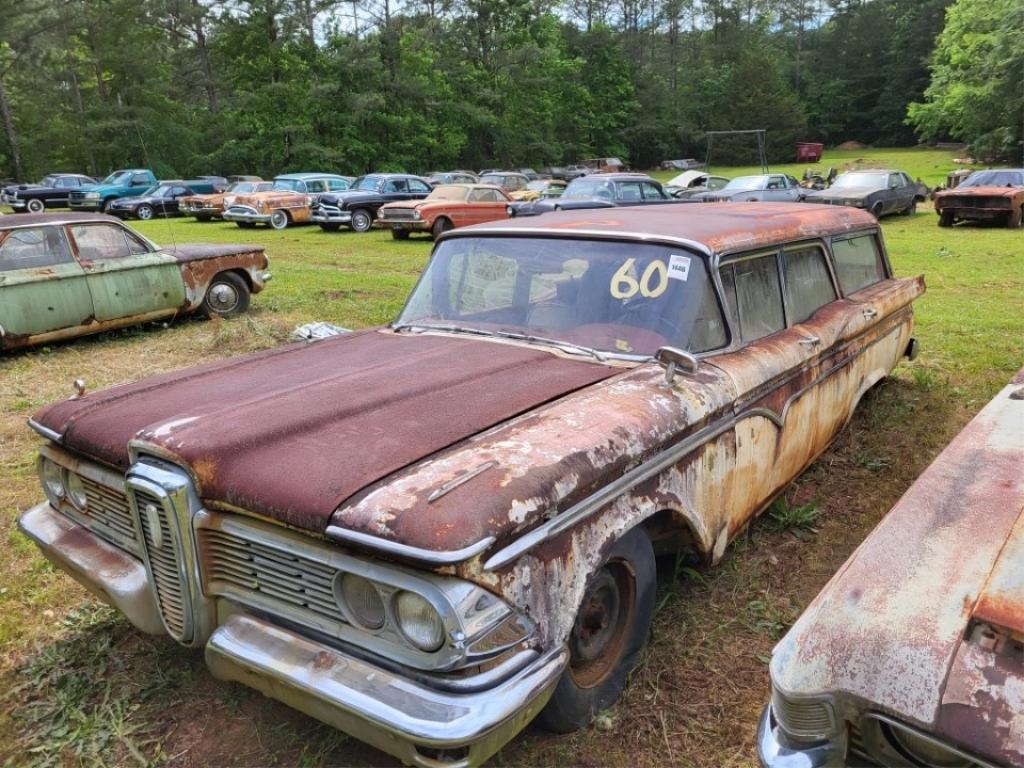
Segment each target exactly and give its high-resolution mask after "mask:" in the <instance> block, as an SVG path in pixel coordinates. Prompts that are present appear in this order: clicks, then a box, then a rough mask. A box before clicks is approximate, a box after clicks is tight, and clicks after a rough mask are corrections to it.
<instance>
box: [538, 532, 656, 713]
mask: <svg viewBox="0 0 1024 768" xmlns="http://www.w3.org/2000/svg"><path fill="white" fill-rule="evenodd" d="M656 586H657V575H656V571H655V564H654V547H652V546H651V540H650V539H649V538H648V537H647V534H646V532H645V531H644V530H643V529H642V528H634V529H633V530H631V531H630V532H629V533H627V534H626V535H625V536H623V537H622V538H621V539H619V540H618V541H617V542H616V543H615V546H614V547H612V549H611V551H610V552H609V553H608V556H607V557H606V559H605V561H604V563H602V564H601V567H600V568H598V569H597V571H596V572H594V573H593V574H592V575H591V577H590V580H589V583H588V584H587V589H586V592H585V593H584V595H583V601H582V603H581V604H580V607H579V611H578V613H577V614H576V622H575V624H573V628H572V632H571V634H570V635H569V665H568V666H567V667H566V668H565V671H564V672H563V673H562V678H561V680H559V681H558V685H557V686H556V688H555V692H554V694H552V696H551V699H550V700H549V701H548V703H547V705H546V706H545V708H544V709H543V710H542V711H541V713H540V720H539V722H540V723H541V725H543V726H544V727H545V728H547V729H548V730H551V731H555V732H556V733H570V732H572V731H576V730H579V729H580V728H583V727H585V726H586V725H587V724H588V723H589V722H590V721H591V720H593V719H594V715H596V714H597V713H598V712H601V711H602V710H605V709H608V707H610V706H611V705H612V704H614V703H615V702H616V701H618V699H619V697H620V696H621V695H622V691H623V689H624V688H625V686H626V678H627V677H628V676H629V673H630V672H632V671H633V668H634V667H635V666H636V664H637V662H638V661H639V659H640V652H641V651H642V650H643V649H644V646H645V645H646V644H647V638H648V636H649V634H650V631H651V621H652V620H653V619H654V605H655V588H656Z"/></svg>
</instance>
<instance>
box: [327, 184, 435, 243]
mask: <svg viewBox="0 0 1024 768" xmlns="http://www.w3.org/2000/svg"><path fill="white" fill-rule="evenodd" d="M430 191H431V186H430V183H429V182H428V181H427V180H426V179H424V178H421V177H420V176H410V175H408V174H404V173H371V174H368V175H366V176H360V177H359V178H358V179H356V180H355V181H354V182H352V186H351V187H349V188H348V189H346V190H345V191H343V192H326V193H324V194H322V195H320V198H319V200H317V202H315V203H314V204H313V216H312V218H313V221H315V222H316V223H317V224H319V225H320V229H322V230H324V231H325V232H335V231H337V230H338V229H340V228H341V225H342V224H344V225H345V226H347V227H348V228H349V229H351V230H352V231H353V232H366V231H367V230H369V229H370V227H371V226H373V220H374V219H375V218H377V210H378V209H379V208H380V207H381V206H382V205H384V203H393V202H395V201H397V200H423V199H424V198H425V197H426V196H427V195H429V194H430Z"/></svg>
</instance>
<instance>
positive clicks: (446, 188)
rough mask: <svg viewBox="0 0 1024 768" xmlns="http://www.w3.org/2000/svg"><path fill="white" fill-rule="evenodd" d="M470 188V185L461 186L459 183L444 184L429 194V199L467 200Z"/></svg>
mask: <svg viewBox="0 0 1024 768" xmlns="http://www.w3.org/2000/svg"><path fill="white" fill-rule="evenodd" d="M469 190H470V187H461V186H459V185H457V184H442V185H441V186H440V187H435V188H434V190H433V191H432V192H431V193H430V194H429V195H427V200H465V199H466V197H467V196H468V195H469Z"/></svg>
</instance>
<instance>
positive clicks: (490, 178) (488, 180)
mask: <svg viewBox="0 0 1024 768" xmlns="http://www.w3.org/2000/svg"><path fill="white" fill-rule="evenodd" d="M480 183H481V184H493V185H494V186H496V187H500V186H501V185H502V184H504V183H505V177H504V176H502V175H501V174H497V173H485V174H484V175H483V176H481V177H480Z"/></svg>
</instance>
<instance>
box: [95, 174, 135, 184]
mask: <svg viewBox="0 0 1024 768" xmlns="http://www.w3.org/2000/svg"><path fill="white" fill-rule="evenodd" d="M131 177H132V174H131V173H130V172H129V171H118V172H115V173H112V174H110V175H109V176H107V178H105V179H104V180H103V182H102V183H103V184H127V183H128V180H129V179H131Z"/></svg>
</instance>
